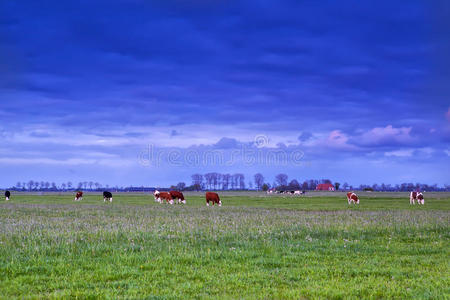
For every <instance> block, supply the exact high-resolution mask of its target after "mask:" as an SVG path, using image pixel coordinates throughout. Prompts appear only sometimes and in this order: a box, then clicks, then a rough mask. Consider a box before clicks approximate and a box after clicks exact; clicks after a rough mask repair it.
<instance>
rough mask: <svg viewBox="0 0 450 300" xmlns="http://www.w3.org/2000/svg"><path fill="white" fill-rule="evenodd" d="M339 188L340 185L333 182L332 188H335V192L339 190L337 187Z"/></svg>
mask: <svg viewBox="0 0 450 300" xmlns="http://www.w3.org/2000/svg"><path fill="white" fill-rule="evenodd" d="M340 186H341V184H340V183H339V182H335V183H334V188H335V190H336V191H338V190H339V187H340Z"/></svg>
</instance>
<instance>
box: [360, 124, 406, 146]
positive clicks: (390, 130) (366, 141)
mask: <svg viewBox="0 0 450 300" xmlns="http://www.w3.org/2000/svg"><path fill="white" fill-rule="evenodd" d="M411 129H412V127H398V128H395V127H393V126H392V125H388V126H386V127H375V128H373V129H371V130H369V131H367V132H365V133H363V134H362V135H361V136H359V137H357V139H356V140H355V144H360V145H364V146H392V145H406V144H411V143H412V142H413V141H414V139H413V137H412V136H411Z"/></svg>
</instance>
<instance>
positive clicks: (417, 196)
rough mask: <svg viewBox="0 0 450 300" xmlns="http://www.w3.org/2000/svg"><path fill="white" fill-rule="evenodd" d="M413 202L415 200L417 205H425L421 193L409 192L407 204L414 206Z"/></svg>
mask: <svg viewBox="0 0 450 300" xmlns="http://www.w3.org/2000/svg"><path fill="white" fill-rule="evenodd" d="M415 200H417V204H422V205H423V204H425V199H424V198H423V194H422V193H421V192H411V194H409V204H415V202H414V201H415Z"/></svg>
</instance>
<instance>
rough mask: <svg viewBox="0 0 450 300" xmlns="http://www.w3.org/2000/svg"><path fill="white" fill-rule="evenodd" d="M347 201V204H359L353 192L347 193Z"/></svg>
mask: <svg viewBox="0 0 450 300" xmlns="http://www.w3.org/2000/svg"><path fill="white" fill-rule="evenodd" d="M347 201H348V204H352V203H355V204H359V198H358V196H356V194H355V193H353V192H348V193H347Z"/></svg>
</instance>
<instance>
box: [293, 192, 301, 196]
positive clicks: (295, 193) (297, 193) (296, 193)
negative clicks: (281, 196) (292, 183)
mask: <svg viewBox="0 0 450 300" xmlns="http://www.w3.org/2000/svg"><path fill="white" fill-rule="evenodd" d="M301 194H302V192H301V191H295V192H294V195H299V196H300V195H301Z"/></svg>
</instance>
